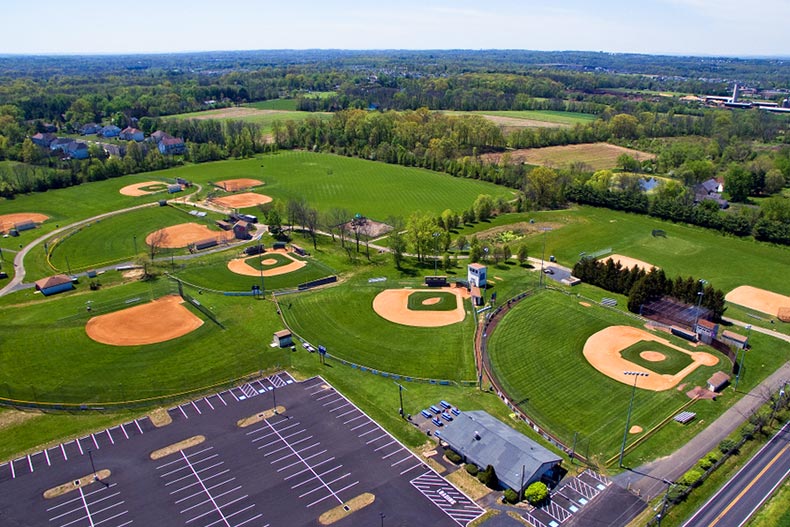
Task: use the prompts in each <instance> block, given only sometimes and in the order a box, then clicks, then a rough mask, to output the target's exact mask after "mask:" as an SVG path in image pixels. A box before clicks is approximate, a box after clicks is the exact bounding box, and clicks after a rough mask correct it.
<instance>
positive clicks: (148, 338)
mask: <svg viewBox="0 0 790 527" xmlns="http://www.w3.org/2000/svg"><path fill="white" fill-rule="evenodd" d="M182 302H183V300H182V299H181V297H180V296H176V295H170V296H164V297H162V298H159V299H157V300H154V301H153V302H149V303H147V304H142V305H139V306H134V307H130V308H127V309H123V310H121V311H116V312H114V313H108V314H106V315H99V316H96V317H93V318H92V319H90V320H89V321H88V323H87V324H86V325H85V332H86V333H87V334H88V336H89V337H90V338H91V339H93V340H95V341H96V342H101V343H102V344H109V345H110V346H141V345H143V344H156V343H158V342H165V341H166V340H172V339H175V338H178V337H181V336H183V335H186V334H187V333H189V332H191V331H194V330H196V329H197V328H199V327H200V326H202V325H203V321H202V320H201V319H200V318H198V317H196V316H195V315H193V314H192V312H191V311H189V310H188V309H187V308H186V307H184V306H182V305H181V303H182Z"/></svg>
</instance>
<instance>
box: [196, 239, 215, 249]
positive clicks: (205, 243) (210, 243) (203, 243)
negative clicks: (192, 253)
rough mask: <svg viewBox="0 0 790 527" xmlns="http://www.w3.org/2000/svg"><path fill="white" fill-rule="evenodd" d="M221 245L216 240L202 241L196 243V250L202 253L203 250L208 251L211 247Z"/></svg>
mask: <svg viewBox="0 0 790 527" xmlns="http://www.w3.org/2000/svg"><path fill="white" fill-rule="evenodd" d="M218 244H219V242H218V241H217V239H216V238H207V239H205V240H200V241H197V242H195V250H196V251H202V250H203V249H208V248H210V247H216V246H217V245H218Z"/></svg>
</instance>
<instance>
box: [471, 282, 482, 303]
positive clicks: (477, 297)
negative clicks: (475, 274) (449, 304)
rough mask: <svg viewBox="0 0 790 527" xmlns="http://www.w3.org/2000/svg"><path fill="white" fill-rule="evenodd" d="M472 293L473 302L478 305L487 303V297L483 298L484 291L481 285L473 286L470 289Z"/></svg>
mask: <svg viewBox="0 0 790 527" xmlns="http://www.w3.org/2000/svg"><path fill="white" fill-rule="evenodd" d="M470 295H471V297H472V304H474V305H476V306H482V305H483V304H484V303H485V299H484V298H483V293H482V292H481V291H480V288H479V287H475V286H472V289H471V290H470Z"/></svg>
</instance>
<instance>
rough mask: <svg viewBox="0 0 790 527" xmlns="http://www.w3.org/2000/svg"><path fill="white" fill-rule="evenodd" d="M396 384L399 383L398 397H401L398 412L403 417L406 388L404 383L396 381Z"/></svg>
mask: <svg viewBox="0 0 790 527" xmlns="http://www.w3.org/2000/svg"><path fill="white" fill-rule="evenodd" d="M393 382H394V381H393ZM395 384H397V385H398V397H399V398H400V408H399V409H398V413H399V414H400V416H401V417H403V390H405V389H406V388H404V387H403V385H402V384H401V383H399V382H396V383H395Z"/></svg>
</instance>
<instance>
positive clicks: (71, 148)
mask: <svg viewBox="0 0 790 527" xmlns="http://www.w3.org/2000/svg"><path fill="white" fill-rule="evenodd" d="M65 151H66V153H67V154H68V155H69V157H71V158H72V159H88V155H89V152H88V144H87V143H83V142H82V141H71V142H70V143H69V144H67V145H66V150H65Z"/></svg>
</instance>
